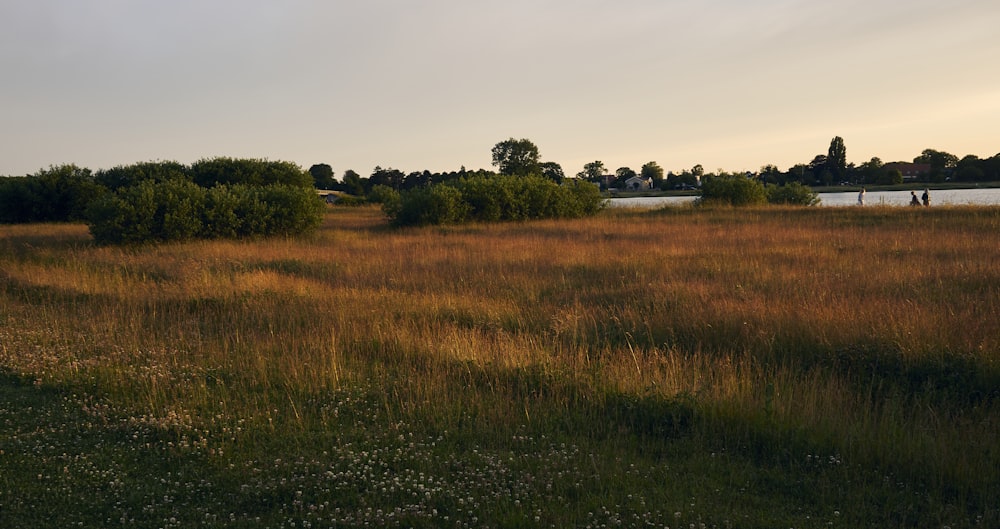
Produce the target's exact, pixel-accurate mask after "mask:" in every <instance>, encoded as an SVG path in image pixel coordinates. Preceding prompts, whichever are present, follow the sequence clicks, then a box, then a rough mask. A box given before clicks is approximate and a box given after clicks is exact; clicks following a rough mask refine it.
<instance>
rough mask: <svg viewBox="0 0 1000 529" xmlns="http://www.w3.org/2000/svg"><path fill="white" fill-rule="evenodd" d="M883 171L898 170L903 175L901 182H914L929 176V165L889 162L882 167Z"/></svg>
mask: <svg viewBox="0 0 1000 529" xmlns="http://www.w3.org/2000/svg"><path fill="white" fill-rule="evenodd" d="M882 169H883V170H885V171H893V170H897V169H898V170H899V172H900V173H901V174H902V175H903V180H916V179H918V178H922V177H925V176H927V175H928V174H930V172H931V164H929V163H910V162H891V163H887V164H885V165H883V166H882Z"/></svg>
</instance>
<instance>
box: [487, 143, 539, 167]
mask: <svg viewBox="0 0 1000 529" xmlns="http://www.w3.org/2000/svg"><path fill="white" fill-rule="evenodd" d="M538 159H539V155H538V147H537V146H536V145H535V144H534V143H532V142H531V140H529V139H526V138H522V139H520V140H516V139H514V138H510V139H508V140H504V141H501V142H500V143H497V144H496V145H494V146H493V165H495V166H497V167H498V168H499V169H500V174H505V175H515V176H527V175H529V174H541V166H540V165H539V162H538Z"/></svg>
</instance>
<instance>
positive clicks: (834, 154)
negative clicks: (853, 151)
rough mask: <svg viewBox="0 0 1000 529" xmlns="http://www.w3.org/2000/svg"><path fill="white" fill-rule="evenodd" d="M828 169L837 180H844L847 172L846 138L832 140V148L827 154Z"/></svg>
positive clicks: (838, 137)
mask: <svg viewBox="0 0 1000 529" xmlns="http://www.w3.org/2000/svg"><path fill="white" fill-rule="evenodd" d="M826 168H827V170H829V171H830V173H831V174H832V175H833V178H835V179H838V180H840V179H842V178H844V176H845V172H846V171H847V147H845V146H844V138H841V137H840V136H834V138H833V139H832V140H830V148H829V149H828V150H827V154H826Z"/></svg>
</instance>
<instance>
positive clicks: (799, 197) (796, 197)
mask: <svg viewBox="0 0 1000 529" xmlns="http://www.w3.org/2000/svg"><path fill="white" fill-rule="evenodd" d="M766 189H767V201H768V202H770V203H771V204H786V205H798V206H815V205H817V204H819V203H820V199H819V195H818V194H817V193H816V192H815V191H813V190H812V189H810V188H809V187H808V186H804V185H802V184H800V183H798V182H789V183H787V184H785V185H783V186H768V187H767V188H766Z"/></svg>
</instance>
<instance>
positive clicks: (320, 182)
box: [309, 163, 337, 189]
mask: <svg viewBox="0 0 1000 529" xmlns="http://www.w3.org/2000/svg"><path fill="white" fill-rule="evenodd" d="M309 175H310V176H312V179H313V187H315V188H316V189H334V188H336V187H337V179H336V177H334V175H333V167H330V164H325V163H318V164H313V165H312V166H310V167H309Z"/></svg>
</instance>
